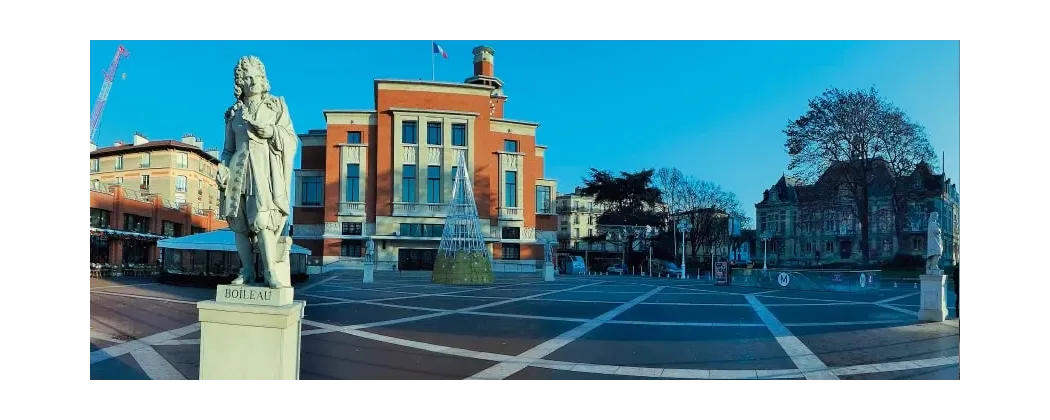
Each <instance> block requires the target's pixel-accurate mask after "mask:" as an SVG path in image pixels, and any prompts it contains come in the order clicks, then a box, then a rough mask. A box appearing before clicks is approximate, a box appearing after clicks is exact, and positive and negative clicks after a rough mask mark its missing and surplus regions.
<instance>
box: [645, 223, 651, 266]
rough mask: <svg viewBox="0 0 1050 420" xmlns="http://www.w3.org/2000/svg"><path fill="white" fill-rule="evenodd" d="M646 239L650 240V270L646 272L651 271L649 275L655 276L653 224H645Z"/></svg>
mask: <svg viewBox="0 0 1050 420" xmlns="http://www.w3.org/2000/svg"><path fill="white" fill-rule="evenodd" d="M645 239H646V240H647V241H649V270H648V271H646V273H649V277H652V276H653V227H652V226H649V225H646V226H645Z"/></svg>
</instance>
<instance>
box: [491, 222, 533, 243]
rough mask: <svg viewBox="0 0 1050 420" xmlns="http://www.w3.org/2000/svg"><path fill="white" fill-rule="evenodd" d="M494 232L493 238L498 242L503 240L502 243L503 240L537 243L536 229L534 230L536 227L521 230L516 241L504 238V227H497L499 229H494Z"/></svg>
mask: <svg viewBox="0 0 1050 420" xmlns="http://www.w3.org/2000/svg"><path fill="white" fill-rule="evenodd" d="M492 230H493V231H492V236H491V238H493V239H497V240H501V241H502V240H508V241H515V240H520V241H522V242H535V241H536V228H534V227H528V226H526V227H523V228H520V229H519V231H518V232H519V236H518V237H517V238H514V239H510V238H504V237H503V228H502V227H499V226H497V227H494V228H492Z"/></svg>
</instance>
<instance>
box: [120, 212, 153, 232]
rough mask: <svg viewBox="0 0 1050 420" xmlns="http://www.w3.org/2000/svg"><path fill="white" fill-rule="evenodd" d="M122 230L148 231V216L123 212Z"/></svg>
mask: <svg viewBox="0 0 1050 420" xmlns="http://www.w3.org/2000/svg"><path fill="white" fill-rule="evenodd" d="M124 230H125V231H128V232H138V233H149V218H148V217H142V216H139V215H136V214H130V213H129V214H125V215H124Z"/></svg>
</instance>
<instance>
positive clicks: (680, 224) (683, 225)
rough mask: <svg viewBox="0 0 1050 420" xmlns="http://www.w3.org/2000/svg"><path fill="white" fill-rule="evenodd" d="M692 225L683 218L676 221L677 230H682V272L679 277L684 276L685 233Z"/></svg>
mask: <svg viewBox="0 0 1050 420" xmlns="http://www.w3.org/2000/svg"><path fill="white" fill-rule="evenodd" d="M691 228H692V226H690V225H689V222H688V221H686V220H685V219H682V220H681V221H679V222H678V231H679V232H682V274H681V278H683V279H684V278H685V233H686V232H687V231H689V229H691Z"/></svg>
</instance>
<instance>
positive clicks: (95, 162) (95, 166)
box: [91, 159, 99, 172]
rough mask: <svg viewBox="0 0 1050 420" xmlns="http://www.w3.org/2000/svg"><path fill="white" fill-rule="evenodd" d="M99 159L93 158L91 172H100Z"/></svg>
mask: <svg viewBox="0 0 1050 420" xmlns="http://www.w3.org/2000/svg"><path fill="white" fill-rule="evenodd" d="M98 170H99V168H98V159H91V172H98Z"/></svg>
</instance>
